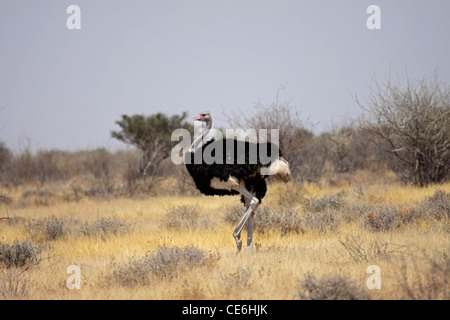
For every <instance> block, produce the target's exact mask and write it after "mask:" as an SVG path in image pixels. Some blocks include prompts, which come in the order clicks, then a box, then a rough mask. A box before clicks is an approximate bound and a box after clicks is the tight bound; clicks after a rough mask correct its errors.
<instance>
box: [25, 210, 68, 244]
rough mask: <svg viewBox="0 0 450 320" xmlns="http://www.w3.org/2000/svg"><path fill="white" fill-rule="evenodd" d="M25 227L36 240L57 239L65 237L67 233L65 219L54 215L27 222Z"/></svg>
mask: <svg viewBox="0 0 450 320" xmlns="http://www.w3.org/2000/svg"><path fill="white" fill-rule="evenodd" d="M25 228H26V230H27V232H28V234H29V235H30V237H31V239H34V240H36V241H52V240H56V239H58V238H62V237H64V236H65V235H66V233H67V230H66V229H65V228H64V221H63V220H62V219H59V218H56V217H54V216H52V217H50V218H44V219H38V220H36V221H33V222H31V223H27V224H26V226H25Z"/></svg>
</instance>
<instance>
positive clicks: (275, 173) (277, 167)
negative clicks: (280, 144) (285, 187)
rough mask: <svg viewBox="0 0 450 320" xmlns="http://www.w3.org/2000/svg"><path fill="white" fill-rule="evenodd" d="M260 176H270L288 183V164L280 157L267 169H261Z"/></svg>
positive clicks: (289, 176) (289, 173)
mask: <svg viewBox="0 0 450 320" xmlns="http://www.w3.org/2000/svg"><path fill="white" fill-rule="evenodd" d="M261 174H262V175H268V176H272V177H274V178H275V179H277V180H280V181H283V182H288V181H289V180H291V170H289V163H288V162H287V161H286V160H285V159H283V158H281V157H280V158H278V159H276V160H275V161H273V162H272V163H271V164H270V166H269V167H263V168H261Z"/></svg>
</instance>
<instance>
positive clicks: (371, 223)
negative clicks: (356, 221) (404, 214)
mask: <svg viewBox="0 0 450 320" xmlns="http://www.w3.org/2000/svg"><path fill="white" fill-rule="evenodd" d="M363 224H364V226H365V227H367V228H369V229H370V230H372V231H387V230H391V229H393V228H396V227H399V226H400V224H401V215H400V214H399V211H397V210H396V208H395V207H393V206H391V205H386V204H383V205H380V206H376V207H374V208H373V210H370V211H368V212H367V213H366V215H365V217H364V221H363Z"/></svg>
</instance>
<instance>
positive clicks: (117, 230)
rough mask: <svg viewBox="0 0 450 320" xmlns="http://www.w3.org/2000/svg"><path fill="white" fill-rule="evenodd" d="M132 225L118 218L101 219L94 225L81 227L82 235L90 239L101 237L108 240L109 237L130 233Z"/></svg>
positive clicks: (88, 224)
mask: <svg viewBox="0 0 450 320" xmlns="http://www.w3.org/2000/svg"><path fill="white" fill-rule="evenodd" d="M131 229H132V226H131V224H129V223H127V222H124V221H119V220H117V219H116V218H100V219H97V220H95V221H94V222H92V223H85V224H83V225H82V226H81V228H80V232H81V234H83V235H85V236H89V237H100V238H101V239H102V240H106V238H107V237H108V236H109V235H114V236H119V235H124V234H126V233H129V232H130V231H131Z"/></svg>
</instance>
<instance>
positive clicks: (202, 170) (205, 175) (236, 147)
mask: <svg viewBox="0 0 450 320" xmlns="http://www.w3.org/2000/svg"><path fill="white" fill-rule="evenodd" d="M281 156H282V154H281V150H280V149H279V147H278V145H276V144H273V143H270V142H263V143H251V142H248V141H242V140H236V139H221V140H214V139H213V140H210V141H207V142H206V143H204V144H203V145H202V147H201V148H198V149H197V150H196V151H195V152H194V153H193V152H187V153H186V154H185V157H186V158H185V164H186V168H187V170H188V172H189V174H190V175H191V176H192V178H193V180H194V182H195V185H196V187H197V188H198V189H199V190H200V192H202V193H203V194H205V195H219V196H224V195H237V194H239V192H237V191H235V190H231V191H228V190H220V189H214V188H211V186H210V184H211V180H212V179H213V178H219V179H220V180H221V181H227V180H228V178H229V177H230V176H233V177H236V178H237V179H238V180H239V181H241V182H242V181H243V182H244V183H245V188H246V189H247V190H248V191H250V192H252V193H253V194H254V195H255V196H256V197H257V198H258V200H259V201H261V200H262V198H263V197H264V196H265V194H266V191H267V187H266V182H265V180H264V179H265V178H266V177H267V176H263V175H261V174H260V168H261V167H268V166H270V164H271V162H272V161H274V160H276V159H278V157H281ZM200 159H201V160H200ZM241 200H242V199H241Z"/></svg>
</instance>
